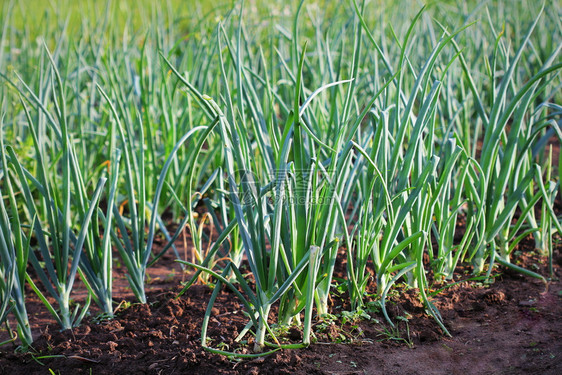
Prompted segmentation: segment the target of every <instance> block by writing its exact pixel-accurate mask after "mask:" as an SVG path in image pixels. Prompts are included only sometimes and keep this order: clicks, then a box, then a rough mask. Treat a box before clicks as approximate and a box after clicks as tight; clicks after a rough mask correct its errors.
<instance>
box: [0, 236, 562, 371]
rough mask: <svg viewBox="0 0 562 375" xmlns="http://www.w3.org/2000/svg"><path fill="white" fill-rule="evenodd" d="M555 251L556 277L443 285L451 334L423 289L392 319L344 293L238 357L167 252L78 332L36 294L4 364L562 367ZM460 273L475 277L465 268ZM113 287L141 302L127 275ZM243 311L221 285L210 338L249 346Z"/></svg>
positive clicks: (440, 297)
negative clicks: (309, 323)
mask: <svg viewBox="0 0 562 375" xmlns="http://www.w3.org/2000/svg"><path fill="white" fill-rule="evenodd" d="M529 242H530V241H529ZM555 259H556V261H555V271H556V274H555V277H556V280H554V281H552V282H551V283H550V284H549V286H548V289H546V288H545V285H544V284H543V283H542V282H541V281H539V280H536V279H531V278H528V277H524V276H521V275H519V274H515V273H512V272H503V273H502V274H499V273H496V276H495V281H494V282H493V283H492V284H478V283H475V282H462V283H458V284H456V285H454V286H452V287H449V288H446V289H445V290H443V291H442V292H440V293H439V294H437V295H436V296H435V297H434V298H433V302H434V304H435V306H436V307H437V308H438V309H439V311H440V312H441V314H442V316H443V319H444V321H445V324H446V326H447V328H448V330H449V331H450V333H451V334H452V337H446V336H444V335H443V333H442V332H441V330H440V329H439V327H438V326H437V324H436V323H435V321H434V320H433V319H432V318H430V317H428V315H427V314H426V312H425V309H424V308H423V305H422V304H421V303H420V300H419V297H418V294H417V290H415V289H409V290H401V291H400V294H399V297H396V296H395V297H392V296H391V298H390V301H389V302H387V308H388V312H389V315H390V316H391V317H392V319H393V321H394V322H395V323H396V328H393V327H391V326H390V325H389V324H388V323H386V322H385V319H384V318H383V316H382V314H381V313H380V311H378V310H377V308H376V307H377V306H376V304H373V303H371V304H368V306H367V308H366V310H365V311H366V313H367V314H369V315H370V316H371V319H370V320H369V319H364V320H360V321H355V322H353V321H349V322H347V323H345V324H343V325H342V321H341V317H343V316H344V314H343V310H345V309H346V308H348V306H346V304H344V303H343V302H342V300H340V299H339V298H338V297H337V296H336V297H334V300H333V301H332V311H331V313H333V314H334V315H337V316H339V317H340V319H338V320H335V321H324V322H316V324H315V330H316V332H317V333H316V340H317V343H316V344H314V345H312V346H310V347H309V348H306V349H300V350H283V351H279V352H277V353H274V354H272V355H270V356H268V357H262V358H259V359H253V360H234V359H229V358H227V357H224V356H221V355H217V354H212V353H209V352H207V351H205V350H203V349H202V348H201V341H200V329H201V322H202V319H203V316H204V314H205V309H206V306H207V301H208V300H209V297H210V295H211V289H210V288H209V287H207V286H204V285H195V286H193V287H192V288H190V289H189V290H188V291H187V292H186V293H185V294H184V295H183V296H182V297H180V298H179V299H175V296H176V294H177V292H178V291H179V290H180V288H181V287H180V286H179V285H178V284H179V282H180V281H181V280H182V278H184V279H185V275H183V274H182V272H181V270H180V269H179V268H178V265H177V264H176V263H173V261H172V259H171V257H170V256H166V258H165V259H164V261H162V262H160V263H158V264H157V265H156V266H155V267H154V268H153V269H152V271H151V275H152V281H151V284H149V286H148V290H149V292H148V295H149V303H148V304H145V305H142V304H135V303H132V304H123V305H121V308H120V310H119V312H118V314H117V317H116V319H114V320H111V321H108V320H101V321H100V319H97V318H96V316H91V317H89V318H87V319H86V320H85V322H84V323H83V324H82V325H81V326H80V327H78V328H76V329H74V330H73V331H66V332H59V331H58V327H57V326H56V324H54V323H53V322H52V320H51V319H50V318H49V317H48V316H47V315H46V314H45V313H44V312H42V309H41V308H40V304H39V302H38V301H36V300H35V299H34V298H33V297H32V296H31V294H28V296H29V297H28V298H29V304H30V310H31V313H32V314H31V320H32V324H33V328H34V331H35V333H37V334H38V338H37V340H36V342H35V343H34V351H33V352H28V353H18V352H17V351H15V349H16V348H15V346H12V345H5V346H3V347H0V374H34V373H41V374H48V373H49V370H53V371H54V373H60V374H78V373H88V374H89V373H92V374H114V373H119V372H122V373H131V374H139V373H147V374H174V373H175V374H182V373H194V374H239V373H240V374H270V373H271V374H463V375H468V374H561V373H562V361H561V358H562V319H561V318H562V303H561V302H562V285H561V283H560V281H558V278H559V277H560V266H561V264H560V263H561V259H560V254H559V252H557V256H555ZM542 260H543V261H544V259H542ZM519 261H520V262H522V263H523V264H524V265H526V266H528V267H532V265H533V264H537V262H540V261H541V259H539V258H538V257H537V256H533V257H532V256H529V255H520V257H519ZM543 264H544V262H543ZM541 268H542V269H541V272H543V274H546V268H545V267H544V266H541ZM118 271H119V270H118ZM460 275H461V276H459V277H460V278H462V277H464V278H468V277H469V276H470V275H464V274H463V272H462V270H461V273H460ZM117 284H118V285H120V284H119V283H118V282H117ZM397 295H398V294H397ZM116 296H117V297H119V298H125V299H126V300H128V301H131V302H132V301H133V299H132V295H131V293H130V292H127V289H126V288H125V286H123V285H122V287H121V289H119V292H118V293H117V294H116ZM119 298H116V299H117V300H119ZM367 300H369V298H367ZM246 321H247V318H246V317H245V316H244V314H243V307H242V305H241V304H240V303H239V301H238V299H237V298H236V296H235V295H234V294H233V293H231V292H229V291H221V293H220V295H219V297H218V299H217V303H216V305H215V308H214V309H213V317H212V318H211V322H210V325H209V337H210V338H211V342H210V344H211V345H212V346H213V347H221V348H223V349H224V350H236V351H238V352H240V353H244V352H247V353H248V352H249V348H251V347H252V345H251V339H250V340H249V342H247V343H245V344H244V345H240V344H239V343H234V338H235V337H236V336H237V335H238V332H240V331H241V330H242V328H243V327H244V325H245V323H246ZM4 335H5V332H4ZM300 336H301V333H300V331H299V330H297V329H294V328H293V329H291V330H289V332H287V335H286V340H288V341H291V340H293V341H294V340H296V341H298V340H299V339H300ZM246 338H248V337H246ZM221 343H222V344H221Z"/></svg>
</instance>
